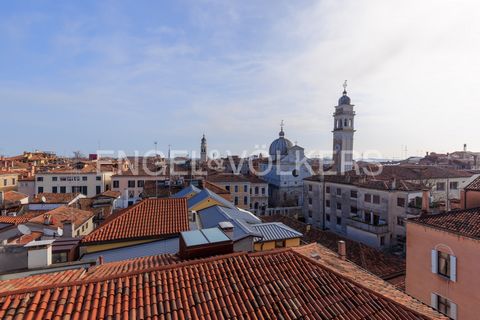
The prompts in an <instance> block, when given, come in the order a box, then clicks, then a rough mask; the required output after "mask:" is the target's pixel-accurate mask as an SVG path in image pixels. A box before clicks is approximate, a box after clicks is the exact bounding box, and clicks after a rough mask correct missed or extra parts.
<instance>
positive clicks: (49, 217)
mask: <svg viewBox="0 0 480 320" xmlns="http://www.w3.org/2000/svg"><path fill="white" fill-rule="evenodd" d="M51 222H52V215H50V214H48V213H46V214H44V215H43V224H45V225H47V226H48V225H50V223H51Z"/></svg>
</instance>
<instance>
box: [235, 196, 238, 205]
mask: <svg viewBox="0 0 480 320" xmlns="http://www.w3.org/2000/svg"><path fill="white" fill-rule="evenodd" d="M235 205H236V206H238V197H235Z"/></svg>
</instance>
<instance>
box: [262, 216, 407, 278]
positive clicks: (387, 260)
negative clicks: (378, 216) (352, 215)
mask: <svg viewBox="0 0 480 320" xmlns="http://www.w3.org/2000/svg"><path fill="white" fill-rule="evenodd" d="M262 218H263V220H264V221H280V222H283V223H284V224H286V225H288V226H289V227H291V228H293V229H295V230H297V231H299V232H301V233H303V240H304V241H305V242H307V243H319V244H321V245H323V246H325V247H327V248H328V249H330V250H332V251H336V250H337V246H338V241H339V240H344V241H345V243H346V248H347V259H348V260H350V261H352V262H353V263H355V264H357V265H358V266H360V267H362V268H363V269H365V270H368V271H370V272H371V273H373V274H375V275H376V276H378V277H380V278H382V279H391V278H395V277H397V276H400V275H402V276H403V275H405V260H404V259H402V258H399V257H397V256H393V255H389V254H386V253H383V252H382V251H379V250H376V249H374V248H372V247H369V246H367V245H364V244H362V243H360V242H356V241H353V240H349V239H346V238H343V237H341V236H339V235H337V234H335V233H333V232H329V231H323V230H320V229H318V228H314V227H311V228H310V231H307V224H306V223H303V222H300V221H298V220H295V219H293V218H289V217H285V216H280V215H277V216H265V217H262Z"/></svg>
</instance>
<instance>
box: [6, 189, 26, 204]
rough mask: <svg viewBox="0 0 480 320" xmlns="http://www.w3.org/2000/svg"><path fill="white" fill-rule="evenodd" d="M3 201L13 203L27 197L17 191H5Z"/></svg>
mask: <svg viewBox="0 0 480 320" xmlns="http://www.w3.org/2000/svg"><path fill="white" fill-rule="evenodd" d="M3 195H4V201H8V202H15V201H20V200H22V199H25V198H28V195H26V194H24V193H21V192H18V191H7V192H5V193H4V194H3Z"/></svg>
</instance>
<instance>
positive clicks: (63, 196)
mask: <svg viewBox="0 0 480 320" xmlns="http://www.w3.org/2000/svg"><path fill="white" fill-rule="evenodd" d="M79 194H80V193H39V194H37V195H36V197H35V198H34V199H33V200H32V201H31V203H65V204H66V203H70V202H71V201H72V200H73V199H75V198H76V197H78V195H79ZM42 198H45V200H46V201H45V202H43V200H42Z"/></svg>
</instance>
